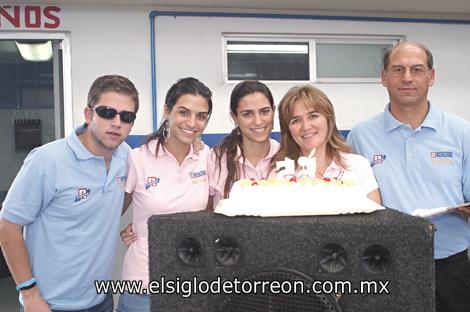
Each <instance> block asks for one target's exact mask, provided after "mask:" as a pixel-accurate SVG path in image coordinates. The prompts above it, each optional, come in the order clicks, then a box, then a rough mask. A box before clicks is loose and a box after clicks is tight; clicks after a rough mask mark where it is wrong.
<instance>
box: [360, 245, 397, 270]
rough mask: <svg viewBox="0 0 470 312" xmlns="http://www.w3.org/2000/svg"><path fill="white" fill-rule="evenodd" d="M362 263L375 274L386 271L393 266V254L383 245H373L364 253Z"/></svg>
mask: <svg viewBox="0 0 470 312" xmlns="http://www.w3.org/2000/svg"><path fill="white" fill-rule="evenodd" d="M362 263H363V265H364V266H365V268H366V269H367V270H368V271H369V272H371V273H374V274H381V273H385V272H387V271H389V270H390V267H391V266H392V255H391V254H390V252H389V251H388V249H387V248H385V247H384V246H382V245H371V246H369V247H367V248H366V250H364V253H363V254H362Z"/></svg>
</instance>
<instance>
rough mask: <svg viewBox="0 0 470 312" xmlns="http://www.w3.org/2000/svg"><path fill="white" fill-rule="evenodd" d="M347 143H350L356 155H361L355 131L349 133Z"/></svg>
mask: <svg viewBox="0 0 470 312" xmlns="http://www.w3.org/2000/svg"><path fill="white" fill-rule="evenodd" d="M346 141H347V142H348V145H349V146H351V147H352V149H353V152H354V153H356V154H359V151H358V148H357V144H356V140H355V131H354V129H351V131H349V133H348V136H347V138H346Z"/></svg>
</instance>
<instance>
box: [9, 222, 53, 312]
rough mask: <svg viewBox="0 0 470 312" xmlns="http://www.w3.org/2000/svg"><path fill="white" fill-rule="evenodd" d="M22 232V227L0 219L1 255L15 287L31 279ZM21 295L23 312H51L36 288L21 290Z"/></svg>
mask: <svg viewBox="0 0 470 312" xmlns="http://www.w3.org/2000/svg"><path fill="white" fill-rule="evenodd" d="M22 230H23V227H22V226H21V225H18V224H15V223H12V222H9V221H7V220H5V219H2V218H0V246H1V247H2V250H3V255H4V256H5V260H6V262H7V264H8V267H9V268H10V272H11V274H12V276H13V279H14V280H15V282H16V284H17V285H18V284H20V283H23V282H25V281H27V280H30V279H31V278H32V277H33V273H32V270H31V265H30V263H29V260H28V259H29V257H28V250H27V249H26V244H25V241H24V239H23V233H22ZM21 295H22V297H23V302H24V309H25V312H28V311H38V312H50V311H51V310H50V308H49V306H48V305H47V303H46V301H45V300H44V298H43V297H42V296H41V294H40V292H39V288H38V286H35V287H32V288H30V289H27V290H22V291H21Z"/></svg>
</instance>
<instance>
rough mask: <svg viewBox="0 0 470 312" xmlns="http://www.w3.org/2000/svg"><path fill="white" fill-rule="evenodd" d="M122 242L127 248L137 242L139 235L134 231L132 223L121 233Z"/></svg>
mask: <svg viewBox="0 0 470 312" xmlns="http://www.w3.org/2000/svg"><path fill="white" fill-rule="evenodd" d="M121 240H122V242H123V243H124V245H125V246H126V247H127V248H129V246H130V245H131V244H132V243H133V242H135V241H136V240H137V234H136V233H134V231H133V230H132V223H129V225H128V226H127V227H126V228H125V229H124V230H122V231H121Z"/></svg>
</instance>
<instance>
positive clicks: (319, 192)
mask: <svg viewBox="0 0 470 312" xmlns="http://www.w3.org/2000/svg"><path fill="white" fill-rule="evenodd" d="M380 209H384V207H382V206H380V205H378V204H377V203H375V202H374V201H372V200H370V199H369V198H368V197H367V195H366V193H365V192H364V190H363V189H362V188H361V187H360V186H359V185H357V184H356V183H354V182H351V181H344V180H336V179H331V180H330V179H328V178H325V179H315V178H314V179H312V178H310V177H303V178H295V177H292V178H289V179H286V178H279V177H272V178H269V179H262V180H255V179H250V180H248V179H242V180H239V181H236V182H235V183H234V184H233V187H232V189H231V191H230V195H229V198H227V199H223V200H221V201H220V202H219V204H218V205H217V207H216V208H215V212H216V213H220V214H224V215H227V216H237V215H247V216H262V217H274V216H309V215H338V214H346V213H368V212H372V211H375V210H380Z"/></svg>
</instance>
